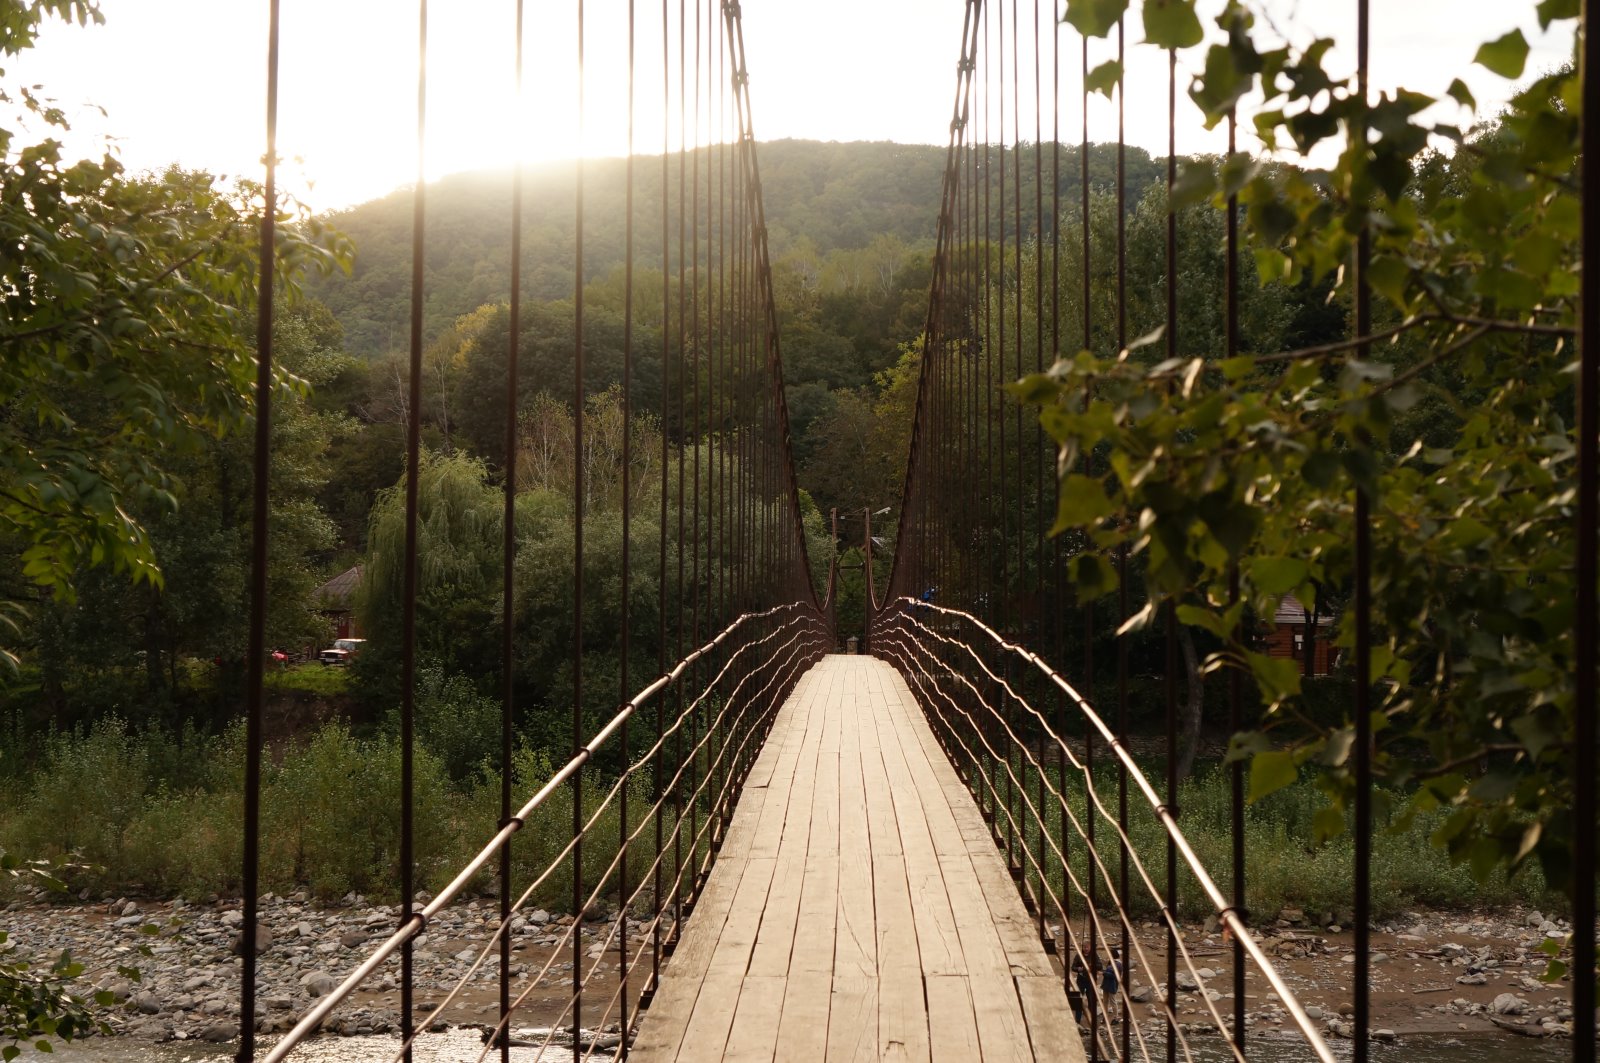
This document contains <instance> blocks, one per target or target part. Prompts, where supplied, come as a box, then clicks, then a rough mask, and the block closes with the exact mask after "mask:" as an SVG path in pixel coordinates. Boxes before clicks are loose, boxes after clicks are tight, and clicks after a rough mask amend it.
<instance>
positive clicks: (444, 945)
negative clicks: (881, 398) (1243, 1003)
mask: <svg viewBox="0 0 1600 1063" xmlns="http://www.w3.org/2000/svg"><path fill="white" fill-rule="evenodd" d="M496 912H497V908H496V906H495V904H494V903H493V902H468V903H466V904H464V905H461V906H458V907H455V908H452V909H449V910H447V911H445V912H442V913H440V914H439V915H438V916H436V917H435V919H434V920H433V922H432V923H431V924H430V926H429V927H428V932H427V933H426V934H425V935H423V936H422V938H420V939H419V941H418V943H417V948H416V953H415V956H416V960H415V963H416V968H415V970H416V986H417V989H416V993H417V995H416V1001H417V1006H418V1017H419V1019H420V1018H421V1017H423V1016H425V1015H427V1014H429V1013H430V1012H432V1011H433V1009H434V1007H435V1005H436V1004H439V1003H441V1002H443V1001H445V999H446V997H447V995H448V994H450V993H451V991H452V990H455V989H456V987H457V983H458V982H459V981H460V980H461V979H462V977H463V975H465V974H466V971H467V969H468V967H469V966H470V965H471V963H472V962H473V961H474V960H475V959H476V958H477V957H478V955H479V953H480V952H481V951H482V950H483V948H484V947H485V946H486V945H487V944H488V942H489V938H490V935H491V934H492V933H493V930H494V927H495V925H496V922H497V918H496ZM1336 918H1337V913H1322V914H1320V915H1318V914H1312V915H1308V914H1307V913H1304V912H1301V911H1298V910H1294V909H1285V910H1284V911H1282V912H1280V913H1279V918H1278V919H1276V920H1273V921H1271V925H1268V926H1264V927H1263V928H1262V929H1261V930H1260V931H1258V934H1259V940H1260V942H1261V944H1262V946H1263V948H1264V950H1265V951H1266V952H1267V953H1268V955H1270V956H1272V957H1273V958H1274V960H1275V962H1276V963H1277V964H1278V966H1279V969H1280V970H1281V971H1282V972H1283V974H1284V977H1285V979H1286V981H1287V982H1288V984H1289V987H1290V989H1291V990H1292V991H1293V992H1294V993H1295V994H1296V996H1298V998H1299V999H1300V1001H1301V1003H1302V1004H1304V1005H1306V1007H1307V1012H1308V1014H1309V1015H1311V1017H1312V1018H1313V1019H1314V1021H1316V1022H1317V1023H1318V1024H1319V1025H1320V1026H1321V1027H1322V1028H1323V1029H1324V1031H1325V1033H1326V1034H1327V1035H1329V1036H1330V1037H1331V1038H1342V1037H1348V1035H1349V1033H1350V1032H1351V1031H1350V1019H1349V1012H1350V1006H1349V1002H1348V1001H1349V986H1350V978H1351V971H1352V966H1353V960H1354V953H1353V951H1352V948H1351V944H1352V936H1351V934H1350V932H1349V929H1348V928H1347V927H1345V926H1343V925H1341V924H1339V923H1337V922H1334V920H1335V919H1336ZM398 919H399V910H398V908H397V907H394V906H387V905H375V904H369V903H368V902H366V900H365V899H364V898H361V897H357V896H353V895H352V896H347V897H346V898H344V900H343V902H342V903H336V904H332V905H317V904H314V903H312V902H311V901H309V900H308V899H307V898H306V897H305V896H304V895H303V894H296V895H293V896H290V897H277V896H272V895H270V894H269V895H268V896H267V897H265V898H263V901H262V904H261V923H262V932H261V936H260V938H259V942H260V945H261V946H262V950H261V969H260V982H259V989H258V992H259V1007H258V1023H259V1029H260V1030H261V1031H262V1032H263V1033H264V1034H268V1035H270V1034H272V1033H275V1032H281V1031H283V1030H286V1029H288V1028H289V1027H290V1026H291V1025H293V1023H294V1021H295V1020H296V1018H297V1017H298V1016H300V1015H301V1014H303V1013H304V1012H305V1011H306V1010H307V1009H308V1008H309V1007H311V1005H312V1004H313V1003H314V1002H315V1001H316V999H317V998H318V997H320V996H322V995H323V994H325V993H327V992H329V991H330V990H331V989H332V988H333V987H334V986H335V985H337V984H338V982H339V981H340V980H342V979H343V978H344V976H345V975H346V974H347V973H348V972H349V971H350V970H351V969H352V968H353V967H355V965H356V964H357V963H358V962H359V961H360V960H361V958H362V957H363V956H365V955H366V953H367V952H368V951H370V949H371V948H372V947H373V946H375V945H376V944H377V942H378V941H380V940H382V938H383V936H385V935H386V934H387V933H389V932H390V931H391V930H392V929H393V928H394V926H395V925H396V923H397V921H398ZM242 920H243V914H242V912H241V911H240V907H239V904H238V902H237V901H214V902H212V903H207V904H193V903H185V902H183V901H181V900H171V901H167V900H161V901H157V900H150V899H145V898H116V899H114V900H110V901H105V902H101V903H95V904H88V903H84V904H73V905H60V904H42V903H36V902H32V901H27V902H22V901H19V902H13V903H12V904H10V905H9V906H8V907H7V908H6V909H5V910H4V912H3V913H0V929H4V930H5V931H6V932H7V933H8V934H9V935H10V944H11V945H12V946H13V947H14V948H15V949H16V950H17V952H18V953H20V954H23V955H30V956H33V957H35V958H37V959H39V960H42V961H44V962H46V963H48V962H51V961H53V960H54V959H55V957H56V956H58V955H59V954H60V953H61V952H62V951H64V950H65V951H69V952H70V953H71V954H72V955H73V956H74V957H75V958H76V959H78V960H79V961H80V962H82V963H83V964H84V966H85V969H86V971H85V975H84V979H83V984H84V985H85V986H86V987H87V986H95V987H99V988H104V989H108V990H110V991H111V992H112V993H113V994H114V995H115V996H116V998H117V1004H116V1005H115V1006H114V1007H113V1008H111V1009H109V1012H108V1016H107V1017H108V1021H109V1022H110V1023H111V1025H112V1027H113V1028H114V1029H115V1030H116V1032H117V1033H118V1034H119V1035H122V1038H128V1039H137V1040H138V1041H141V1042H199V1043H207V1042H209V1043H222V1042H227V1041H231V1040H234V1039H235V1038H237V1036H238V1032H239V1029H238V1023H239V1014H238V983H239V969H240V961H239V959H238V957H237V954H236V950H237V946H238V939H239V929H238V928H239V925H240V923H241V922H242ZM571 923H572V920H571V919H570V917H567V916H563V915H560V914H558V913H550V912H545V911H526V912H524V913H522V914H521V915H519V916H517V917H516V919H515V921H514V922H513V932H512V944H513V951H512V976H513V986H514V988H513V993H514V994H515V993H520V992H522V991H523V990H524V989H527V990H528V995H527V997H526V999H525V1000H524V1001H523V1003H522V1005H521V1006H520V1008H519V1009H518V1011H517V1014H516V1017H515V1020H514V1026H515V1027H517V1028H518V1029H519V1030H520V1031H521V1033H522V1034H523V1036H526V1037H530V1038H533V1039H535V1040H538V1039H540V1038H539V1034H536V1033H535V1032H534V1031H535V1030H539V1031H540V1032H541V1033H542V1029H541V1028H548V1027H550V1026H556V1025H565V1024H567V1023H570V1021H571V1020H570V1017H569V1016H567V1015H566V1014H565V1013H564V1009H565V1008H566V1005H567V1001H568V999H569V991H570V986H571V984H572V978H573V959H572V950H571V943H570V941H568V942H566V943H565V944H562V935H563V934H565V933H566V931H567V930H568V928H569V927H570V926H571ZM1106 925H1108V926H1113V927H1114V924H1110V923H1109V922H1108V923H1107V924H1106ZM616 929H617V923H616V917H615V915H614V914H611V915H606V916H600V917H598V918H595V919H593V920H592V921H589V922H586V923H585V924H584V925H582V926H581V927H580V928H579V929H578V934H579V936H580V941H581V945H580V952H581V953H582V964H583V966H582V968H581V971H582V974H583V975H587V976H590V980H589V983H588V985H587V986H586V988H585V990H584V1000H585V1005H584V1016H583V1021H584V1026H585V1027H586V1028H591V1029H592V1031H593V1036H594V1038H595V1040H596V1041H598V1042H599V1043H600V1044H601V1045H606V1044H608V1043H610V1044H614V1043H615V1039H616V1037H617V1036H618V1033H619V1030H618V1027H617V1026H616V1025H615V1024H616V1023H617V1021H618V1018H619V1011H618V1007H617V1001H618V999H619V998H620V997H621V995H622V994H621V983H620V978H619V970H620V959H621V954H620V952H619V951H618V945H619V942H618V940H617V936H616V935H615V934H613V931H614V930H616ZM1050 929H1051V930H1053V931H1054V932H1055V933H1056V935H1057V937H1058V939H1059V934H1060V927H1059V926H1054V927H1051V928H1050ZM1075 930H1076V932H1077V934H1078V935H1079V940H1080V942H1081V941H1085V940H1086V939H1087V930H1086V928H1084V927H1081V926H1080V927H1076V928H1075ZM645 931H646V924H644V923H642V922H639V921H636V920H633V919H629V920H627V923H626V932H627V936H628V941H629V950H630V952H631V951H633V950H634V949H635V948H637V946H638V944H639V942H641V941H642V940H643V937H644V934H645ZM1569 931H1570V928H1569V927H1568V926H1567V925H1566V924H1565V923H1564V922H1562V921H1559V920H1551V919H1546V918H1545V917H1544V915H1543V914H1542V913H1539V912H1533V911H1528V910H1514V911H1499V912H1477V913H1462V912H1431V911H1413V912H1407V913H1405V914H1404V915H1403V916H1401V917H1399V918H1396V919H1393V920H1391V921H1389V922H1386V923H1384V924H1381V925H1379V926H1375V927H1374V928H1373V935H1372V948H1373V955H1372V968H1371V973H1372V977H1371V989H1372V998H1371V999H1372V1030H1373V1032H1374V1035H1375V1036H1376V1037H1377V1038H1378V1039H1379V1040H1380V1041H1388V1042H1403V1041H1404V1040H1406V1039H1407V1038H1415V1037H1438V1036H1441V1035H1452V1036H1467V1037H1472V1038H1474V1039H1477V1038H1480V1037H1493V1038H1497V1039H1507V1040H1516V1041H1518V1042H1523V1043H1525V1042H1526V1039H1528V1038H1561V1037H1564V1036H1567V1035H1568V1034H1570V1031H1571V1025H1572V1012H1571V1010H1570V1007H1569V994H1570V982H1568V981H1565V980H1563V981H1558V982H1555V983H1545V982H1543V981H1541V980H1540V976H1541V975H1542V974H1543V973H1544V971H1545V965H1546V961H1547V956H1546V955H1545V954H1544V953H1543V952H1541V951H1540V950H1539V946H1540V945H1541V944H1542V943H1543V942H1544V941H1546V940H1547V939H1550V938H1557V939H1564V938H1565V937H1566V935H1567V934H1568V933H1569ZM1135 932H1136V935H1137V936H1138V938H1139V940H1140V943H1141V946H1142V948H1143V957H1142V958H1141V957H1140V955H1139V953H1138V952H1137V951H1136V952H1134V954H1133V957H1132V966H1133V970H1132V974H1131V977H1130V979H1129V984H1130V986H1131V988H1132V992H1133V996H1134V999H1135V1000H1136V1001H1138V1002H1139V1003H1137V1004H1136V1005H1135V1006H1134V1012H1133V1015H1132V1017H1133V1019H1134V1021H1136V1022H1138V1023H1140V1024H1141V1028H1142V1029H1145V1030H1147V1031H1150V1032H1151V1033H1157V1032H1159V1030H1160V1028H1161V1027H1162V1023H1161V1021H1160V1018H1159V1012H1158V1010H1157V1007H1156V1003H1157V1001H1158V998H1159V996H1160V993H1161V987H1162V986H1164V984H1165V970H1166V960H1165V952H1164V949H1165V935H1164V933H1163V932H1162V929H1161V928H1160V927H1158V926H1157V925H1156V924H1154V923H1141V924H1138V925H1137V926H1136V928H1135ZM608 935H611V936H612V940H611V941H610V943H609V944H607V943H606V941H605V939H606V937H607V936H608ZM1113 937H1115V930H1114V929H1113ZM1184 940H1185V945H1186V947H1187V948H1188V950H1189V953H1190V954H1191V956H1193V958H1194V963H1195V966H1196V968H1197V970H1196V971H1195V972H1194V973H1193V974H1191V973H1190V972H1189V971H1188V970H1187V969H1186V968H1185V967H1184V965H1183V964H1182V963H1181V962H1180V964H1179V969H1180V975H1179V979H1178V986H1179V992H1178V999H1177V1003H1178V1014H1179V1019H1180V1021H1181V1022H1182V1023H1184V1025H1185V1027H1186V1030H1187V1031H1188V1032H1189V1033H1190V1034H1192V1035H1194V1036H1195V1037H1197V1038H1205V1037H1214V1036H1216V1034H1215V1027H1214V1025H1213V1024H1212V1022H1211V1018H1210V1012H1209V1010H1208V1009H1207V1002H1208V1001H1209V1003H1210V1004H1211V1005H1212V1006H1214V1007H1215V1008H1216V1010H1217V1011H1219V1012H1220V1013H1222V1014H1223V1015H1224V1017H1231V1013H1232V1008H1233V1003H1232V985H1233V981H1232V974H1231V969H1230V965H1231V962H1232V950H1231V948H1230V947H1229V945H1228V943H1227V942H1226V941H1225V940H1223V938H1222V937H1221V936H1220V934H1219V933H1217V932H1216V931H1215V930H1214V929H1209V930H1208V928H1207V927H1204V926H1192V927H1186V928H1185V932H1184ZM141 949H147V950H148V955H146V954H143V953H142V952H141ZM1061 951H1062V950H1060V949H1058V954H1061ZM1147 964H1148V968H1149V970H1148V971H1147V970H1146V965H1147ZM122 966H133V967H137V968H139V971H140V978H139V979H138V980H137V981H134V980H132V979H129V978H127V977H124V976H123V975H120V974H118V968H119V967H122ZM647 969H648V957H647V958H646V962H645V964H644V965H643V966H642V968H641V970H647ZM496 971H497V959H496V957H495V956H493V955H491V956H490V957H489V959H488V961H487V962H485V963H484V964H483V965H482V966H481V967H480V968H479V969H478V970H477V971H476V972H475V973H474V974H472V975H471V976H470V977H469V978H467V979H466V982H465V984H464V985H463V986H462V987H461V989H460V992H459V993H457V995H456V996H455V997H454V999H453V1000H451V1001H450V1002H449V1004H448V1006H447V1007H446V1008H445V1009H444V1010H443V1011H442V1012H441V1013H440V1015H439V1017H438V1019H437V1020H436V1024H435V1027H436V1029H438V1030H441V1031H443V1030H445V1029H446V1028H451V1029H454V1030H462V1029H466V1030H472V1029H474V1028H482V1027H485V1026H487V1025H491V1024H493V1022H494V1017H495V1015H496V1013H497V1000H498V992H497V988H496V987H497V981H496V977H497V975H496ZM541 971H543V972H544V974H543V976H542V977H539V978H538V979H537V980H536V981H534V982H533V984H532V985H531V986H530V984H529V983H530V979H534V978H535V976H536V975H539V974H540V972H541ZM1152 974H1153V975H1154V977H1153V978H1151V977H1149V975H1152ZM1197 976H1198V977H1197ZM398 979H399V965H398V960H391V961H390V962H389V963H388V964H386V965H385V966H384V967H383V968H381V969H380V970H379V972H378V973H377V975H376V976H375V977H374V978H373V979H372V980H371V981H370V982H369V984H368V986H367V987H364V988H363V989H361V990H359V991H357V992H356V993H355V994H353V995H352V997H351V999H350V1000H349V1001H348V1002H347V1003H346V1004H345V1005H344V1006H343V1007H341V1008H340V1009H338V1010H337V1011H336V1012H335V1013H334V1015H333V1016H332V1017H331V1018H330V1019H329V1021H328V1022H327V1023H326V1025H325V1027H324V1032H326V1033H333V1034H343V1035H346V1036H360V1037H372V1036H378V1035H384V1034H388V1033H391V1032H392V1031H393V1030H394V1029H395V1028H396V1026H397V1025H398V1006H399V999H398V998H399V991H398V988H397V985H398ZM641 982H642V978H641V977H639V975H637V974H635V975H634V976H633V977H632V978H631V979H630V985H629V986H628V994H627V995H628V998H629V1011H630V1013H633V1012H634V1010H635V1001H636V998H637V994H638V991H639V988H640V984H641ZM1246 994H1247V997H1246V999H1247V1004H1248V1012H1247V1015H1248V1022H1249V1024H1250V1027H1251V1029H1252V1032H1253V1036H1255V1037H1272V1036H1274V1035H1282V1036H1287V1035H1289V1032H1290V1030H1291V1029H1292V1023H1291V1022H1290V1020H1289V1016H1288V1013H1287V1011H1286V1010H1285V1008H1284V1007H1283V1004H1282V1001H1281V1000H1279V999H1278V997H1277V995H1276V994H1274V993H1273V992H1271V991H1270V989H1269V988H1268V987H1267V986H1266V984H1265V980H1264V979H1263V978H1262V977H1261V976H1260V975H1259V973H1257V972H1256V971H1254V970H1253V969H1247V974H1246ZM474 1036H476V1034H474Z"/></svg>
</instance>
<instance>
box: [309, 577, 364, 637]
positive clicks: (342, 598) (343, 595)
mask: <svg viewBox="0 0 1600 1063" xmlns="http://www.w3.org/2000/svg"><path fill="white" fill-rule="evenodd" d="M360 586H361V566H360V565H352V566H351V567H349V568H347V569H345V570H344V571H343V572H341V573H339V574H338V575H337V576H335V577H333V578H332V579H330V580H329V581H328V582H326V583H324V584H323V585H322V586H320V587H318V588H317V589H316V590H314V591H312V592H311V601H312V603H313V606H312V607H313V608H314V609H316V611H317V613H318V615H320V616H322V617H324V618H326V619H327V620H328V621H329V622H330V623H331V624H332V625H333V626H334V638H340V639H355V638H360V637H361V630H360V626H359V625H358V624H357V623H356V614H355V599H356V590H357V588H359V587H360Z"/></svg>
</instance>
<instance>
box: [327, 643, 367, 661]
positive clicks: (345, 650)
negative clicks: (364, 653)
mask: <svg viewBox="0 0 1600 1063" xmlns="http://www.w3.org/2000/svg"><path fill="white" fill-rule="evenodd" d="M366 644H367V640H366V639H334V640H333V645H332V646H330V647H329V648H328V649H325V650H323V651H322V652H321V653H319V654H317V660H318V661H320V662H322V663H323V664H325V665H346V664H349V663H350V658H352V657H354V656H355V655H356V654H358V653H360V652H361V649H362V647H364V646H365V645H366Z"/></svg>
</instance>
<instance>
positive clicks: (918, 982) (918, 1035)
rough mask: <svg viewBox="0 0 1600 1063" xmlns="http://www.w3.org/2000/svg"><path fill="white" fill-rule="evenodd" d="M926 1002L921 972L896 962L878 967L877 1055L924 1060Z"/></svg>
mask: <svg viewBox="0 0 1600 1063" xmlns="http://www.w3.org/2000/svg"><path fill="white" fill-rule="evenodd" d="M928 1051H929V1049H928V1005H927V1002H926V1000H925V999H924V997H923V989H922V972H921V971H920V970H919V969H917V968H916V967H912V966H906V965H904V964H896V965H893V966H889V967H880V968H879V970H878V1058H879V1059H885V1060H902V1061H905V1063H927V1060H928Z"/></svg>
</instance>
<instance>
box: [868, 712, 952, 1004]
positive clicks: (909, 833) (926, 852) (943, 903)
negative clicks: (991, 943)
mask: <svg viewBox="0 0 1600 1063" xmlns="http://www.w3.org/2000/svg"><path fill="white" fill-rule="evenodd" d="M879 733H880V735H881V736H882V738H883V744H882V752H883V765H884V771H885V775H886V776H887V778H888V784H889V789H890V793H891V795H892V797H893V799H894V808H895V822H896V825H897V826H898V827H899V832H900V844H901V849H902V859H903V860H904V864H905V870H906V884H907V892H908V895H909V900H910V903H911V912H912V920H913V924H914V925H915V927H916V933H917V951H918V954H919V961H920V964H921V967H922V971H923V973H924V974H926V975H959V974H965V973H966V970H967V968H966V962H965V960H963V958H962V956H961V940H960V938H959V936H958V935H957V934H956V922H955V916H954V914H953V913H952V912H951V910H950V900H949V898H948V897H947V896H946V895H945V889H944V876H943V873H942V872H941V871H940V870H939V856H938V853H937V852H936V851H935V849H934V844H933V838H932V835H931V834H930V832H929V828H928V821H927V814H926V812H927V810H926V807H925V806H924V804H923V802H922V800H921V798H920V795H919V794H918V792H917V788H916V783H915V782H914V781H913V780H912V777H911V772H910V769H909V768H908V767H907V766H906V757H905V750H904V749H903V748H902V745H901V733H900V730H899V728H898V727H897V725H896V721H895V720H894V719H893V718H892V717H891V715H890V712H889V711H888V706H887V705H885V706H884V711H883V712H882V714H881V716H880V722H879ZM919 748H920V747H919ZM919 759H921V758H920V754H919Z"/></svg>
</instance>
